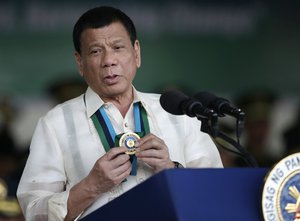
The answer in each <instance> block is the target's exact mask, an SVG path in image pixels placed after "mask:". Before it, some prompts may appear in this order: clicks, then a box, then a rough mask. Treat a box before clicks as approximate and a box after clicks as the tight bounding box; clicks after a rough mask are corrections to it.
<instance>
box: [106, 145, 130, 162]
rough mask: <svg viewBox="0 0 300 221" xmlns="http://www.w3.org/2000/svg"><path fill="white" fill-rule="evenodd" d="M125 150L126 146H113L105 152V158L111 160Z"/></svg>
mask: <svg viewBox="0 0 300 221" xmlns="http://www.w3.org/2000/svg"><path fill="white" fill-rule="evenodd" d="M126 151H127V149H126V147H113V148H111V149H110V150H109V151H108V152H107V153H106V158H107V160H112V159H114V158H116V157H117V156H118V155H120V154H124V153H125V152H126Z"/></svg>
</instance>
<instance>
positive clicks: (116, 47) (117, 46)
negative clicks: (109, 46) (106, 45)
mask: <svg viewBox="0 0 300 221" xmlns="http://www.w3.org/2000/svg"><path fill="white" fill-rule="evenodd" d="M123 48H124V45H115V46H114V50H121V49H123Z"/></svg>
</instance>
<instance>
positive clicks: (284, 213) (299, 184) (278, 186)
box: [262, 153, 300, 221]
mask: <svg viewBox="0 0 300 221" xmlns="http://www.w3.org/2000/svg"><path fill="white" fill-rule="evenodd" d="M262 212H263V217H264V220H265V221H269V220H270V221H271V220H272V221H300V153H296V154H292V155H289V156H287V157H285V158H283V159H282V160H281V161H279V162H278V163H277V164H276V165H275V166H274V167H273V169H271V171H270V172H269V173H268V175H267V176H266V178H265V183H264V188H263V193H262Z"/></svg>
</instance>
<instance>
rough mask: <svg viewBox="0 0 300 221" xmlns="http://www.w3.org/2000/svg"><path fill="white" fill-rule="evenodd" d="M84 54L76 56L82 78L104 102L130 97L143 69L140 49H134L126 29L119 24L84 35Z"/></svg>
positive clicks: (76, 54)
mask: <svg viewBox="0 0 300 221" xmlns="http://www.w3.org/2000/svg"><path fill="white" fill-rule="evenodd" d="M80 42H81V54H79V53H77V52H76V53H75V58H76V62H77V65H78V69H79V72H80V75H81V76H83V77H84V79H85V80H86V82H87V84H88V85H89V86H90V87H91V88H92V89H93V90H94V91H95V92H96V93H97V94H98V95H99V96H101V97H102V99H105V98H113V97H118V96H124V95H125V96H126V95H130V94H131V91H132V88H131V84H132V81H133V79H134V76H135V74H136V71H137V68H139V67H140V65H141V58H140V45H139V42H138V41H136V42H135V44H134V46H132V44H131V41H130V37H129V35H128V33H127V31H126V29H125V28H124V26H123V25H122V24H121V23H119V22H115V23H112V24H110V25H108V26H105V27H102V28H97V29H86V30H84V31H83V32H82V34H81V41H80Z"/></svg>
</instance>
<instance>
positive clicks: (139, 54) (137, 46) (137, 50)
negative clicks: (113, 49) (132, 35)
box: [134, 40, 141, 68]
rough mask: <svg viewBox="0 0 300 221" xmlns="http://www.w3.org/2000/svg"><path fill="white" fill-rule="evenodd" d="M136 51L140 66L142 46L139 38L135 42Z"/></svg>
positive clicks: (137, 62)
mask: <svg viewBox="0 0 300 221" xmlns="http://www.w3.org/2000/svg"><path fill="white" fill-rule="evenodd" d="M134 53H135V62H136V65H137V67H138V68H139V67H140V66H141V47H140V42H139V41H138V40H136V41H135V42H134Z"/></svg>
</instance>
